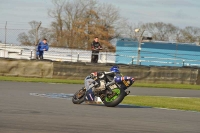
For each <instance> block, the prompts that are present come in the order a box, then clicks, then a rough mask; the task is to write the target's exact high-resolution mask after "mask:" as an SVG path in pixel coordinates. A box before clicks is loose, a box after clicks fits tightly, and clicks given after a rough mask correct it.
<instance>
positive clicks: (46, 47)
mask: <svg viewBox="0 0 200 133" xmlns="http://www.w3.org/2000/svg"><path fill="white" fill-rule="evenodd" d="M48 50H49V45H48V43H47V39H45V38H44V39H43V41H41V42H40V43H39V44H38V48H37V59H40V60H42V59H43V58H44V57H43V55H44V51H48Z"/></svg>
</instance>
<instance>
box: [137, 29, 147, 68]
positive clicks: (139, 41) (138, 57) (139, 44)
mask: <svg viewBox="0 0 200 133" xmlns="http://www.w3.org/2000/svg"><path fill="white" fill-rule="evenodd" d="M144 31H145V30H143V31H142V33H141V34H140V36H139V39H138V56H137V65H139V64H140V51H141V42H142V38H143V33H144Z"/></svg>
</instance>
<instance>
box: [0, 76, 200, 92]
mask: <svg viewBox="0 0 200 133" xmlns="http://www.w3.org/2000/svg"><path fill="white" fill-rule="evenodd" d="M0 81H17V82H44V83H64V84H83V83H84V79H83V80H69V79H52V78H27V77H10V76H0ZM133 87H147V88H172V89H192V90H200V85H188V84H156V83H140V82H139V83H138V82H137V81H136V82H135V83H134V84H133Z"/></svg>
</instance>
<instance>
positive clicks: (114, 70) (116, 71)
mask: <svg viewBox="0 0 200 133" xmlns="http://www.w3.org/2000/svg"><path fill="white" fill-rule="evenodd" d="M110 71H111V72H115V73H119V67H118V66H113V67H111V68H110Z"/></svg>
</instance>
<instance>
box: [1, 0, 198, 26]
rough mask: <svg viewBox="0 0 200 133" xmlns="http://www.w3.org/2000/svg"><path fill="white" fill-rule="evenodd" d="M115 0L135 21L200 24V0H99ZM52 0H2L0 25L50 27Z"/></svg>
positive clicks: (121, 10)
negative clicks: (37, 23)
mask: <svg viewBox="0 0 200 133" xmlns="http://www.w3.org/2000/svg"><path fill="white" fill-rule="evenodd" d="M98 1H99V2H104V3H111V4H113V5H115V6H116V7H118V8H119V9H120V13H121V15H122V16H123V17H125V18H128V19H129V21H130V22H132V23H135V24H137V23H140V22H143V23H146V22H165V23H172V24H174V25H176V26H179V27H181V28H183V27H185V26H196V27H200V16H199V15H198V14H199V12H200V0H98ZM49 8H52V4H51V0H0V28H2V27H4V26H5V22H6V21H8V27H9V26H10V27H12V28H28V25H27V22H30V21H32V20H36V21H42V26H44V27H47V26H48V25H49V24H50V22H51V18H49V17H48V15H47V9H49Z"/></svg>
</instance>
